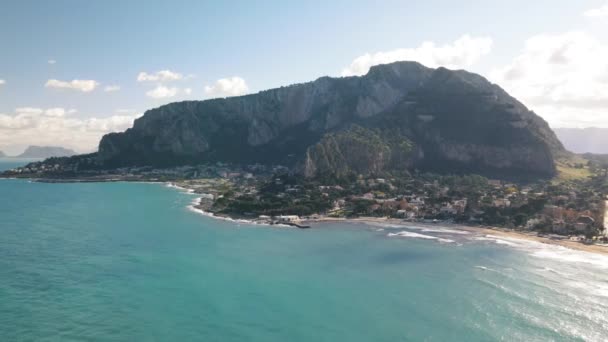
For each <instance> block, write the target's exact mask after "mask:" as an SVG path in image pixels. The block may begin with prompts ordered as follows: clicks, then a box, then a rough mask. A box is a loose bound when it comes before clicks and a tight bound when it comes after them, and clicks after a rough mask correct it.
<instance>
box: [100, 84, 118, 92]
mask: <svg viewBox="0 0 608 342" xmlns="http://www.w3.org/2000/svg"><path fill="white" fill-rule="evenodd" d="M119 90H120V86H118V85H109V86H106V87H105V88H103V91H105V92H106V93H110V92H114V91H119Z"/></svg>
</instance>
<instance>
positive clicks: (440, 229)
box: [367, 222, 470, 235]
mask: <svg viewBox="0 0 608 342" xmlns="http://www.w3.org/2000/svg"><path fill="white" fill-rule="evenodd" d="M367 224H368V225H370V226H375V227H383V228H405V229H412V230H419V231H422V232H427V233H445V234H458V235H466V234H470V232H468V231H466V230H460V229H451V228H447V227H444V226H436V227H428V226H420V225H413V224H409V223H404V224H398V223H388V222H387V223H383V222H369V223H367Z"/></svg>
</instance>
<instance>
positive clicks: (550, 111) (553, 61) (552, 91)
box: [490, 31, 608, 127]
mask: <svg viewBox="0 0 608 342" xmlns="http://www.w3.org/2000/svg"><path fill="white" fill-rule="evenodd" d="M490 79H491V80H492V81H493V82H495V83H498V84H499V85H501V86H502V87H504V88H505V89H506V90H507V91H509V92H510V93H511V94H512V95H513V96H515V97H517V98H518V99H520V100H521V101H522V102H524V103H525V104H526V105H528V106H530V107H531V108H532V109H533V110H535V111H536V112H537V113H538V114H540V115H542V116H543V117H544V118H545V119H546V120H547V121H549V123H550V124H551V125H552V126H554V127H572V126H574V127H584V126H604V127H608V117H607V116H606V108H608V45H605V44H602V43H601V42H600V41H598V40H597V39H596V38H595V37H593V36H591V35H589V34H588V33H585V32H578V31H572V32H566V33H562V34H541V35H537V36H534V37H532V38H530V39H528V40H527V41H526V43H525V46H524V49H523V51H521V53H520V54H519V55H518V56H517V57H515V58H514V59H513V61H511V63H509V64H508V65H505V66H503V67H500V68H496V69H494V70H493V71H491V72H490Z"/></svg>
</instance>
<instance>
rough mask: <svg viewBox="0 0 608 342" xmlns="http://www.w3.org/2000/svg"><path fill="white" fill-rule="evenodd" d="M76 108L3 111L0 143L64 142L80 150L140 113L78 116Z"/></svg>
mask: <svg viewBox="0 0 608 342" xmlns="http://www.w3.org/2000/svg"><path fill="white" fill-rule="evenodd" d="M74 112H75V110H65V109H63V108H48V109H42V108H32V107H23V108H18V109H16V110H15V113H12V114H1V113H0V146H8V145H54V146H56V145H61V146H65V147H70V148H73V149H75V150H79V151H90V150H94V149H96V147H97V145H98V143H99V140H100V139H101V137H102V136H103V135H104V134H106V133H110V132H118V131H124V130H125V129H127V128H129V127H131V126H132V125H133V121H134V120H135V119H136V118H138V117H140V116H141V114H139V113H130V114H122V115H112V116H109V117H91V118H75V117H71V116H67V114H72V113H74Z"/></svg>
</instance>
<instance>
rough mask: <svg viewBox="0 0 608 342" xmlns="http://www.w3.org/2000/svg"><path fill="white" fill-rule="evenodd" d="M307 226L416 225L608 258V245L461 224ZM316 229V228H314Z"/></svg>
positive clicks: (376, 220) (365, 220) (366, 220)
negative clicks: (536, 244)
mask: <svg viewBox="0 0 608 342" xmlns="http://www.w3.org/2000/svg"><path fill="white" fill-rule="evenodd" d="M302 222H305V223H307V224H311V225H316V224H320V223H321V224H322V223H337V222H341V223H360V224H368V225H370V224H371V225H375V224H392V225H400V226H403V228H405V229H407V227H408V225H410V226H411V225H416V226H422V227H428V228H432V227H444V228H448V229H453V230H461V231H465V232H470V233H477V234H482V235H484V236H486V237H492V236H493V237H500V238H508V239H517V240H526V241H534V242H539V243H544V244H547V245H553V246H561V247H565V248H568V249H572V250H577V251H583V252H589V253H595V254H601V255H607V256H608V245H607V246H602V245H597V244H585V243H582V242H578V241H571V240H568V237H566V236H564V238H563V239H557V238H551V237H548V236H539V235H537V234H536V233H535V232H529V233H526V232H522V231H516V230H512V229H508V228H500V227H476V226H466V225H461V224H454V223H446V222H438V223H426V222H411V221H402V220H400V219H393V218H387V217H358V218H334V217H331V218H330V217H324V218H319V219H310V220H302ZM313 227H314V226H313Z"/></svg>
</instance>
